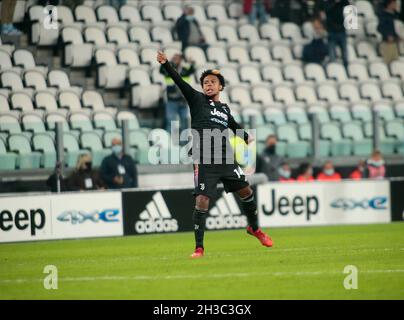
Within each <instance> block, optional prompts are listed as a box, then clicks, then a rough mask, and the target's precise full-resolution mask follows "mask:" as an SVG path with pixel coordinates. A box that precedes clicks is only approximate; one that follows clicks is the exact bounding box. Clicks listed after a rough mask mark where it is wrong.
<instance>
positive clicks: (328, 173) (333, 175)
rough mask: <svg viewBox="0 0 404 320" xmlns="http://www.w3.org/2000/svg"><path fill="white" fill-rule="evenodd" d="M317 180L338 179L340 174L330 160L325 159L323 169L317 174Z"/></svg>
mask: <svg viewBox="0 0 404 320" xmlns="http://www.w3.org/2000/svg"><path fill="white" fill-rule="evenodd" d="M317 180H318V181H340V180H341V175H340V174H339V173H338V172H335V169H334V164H333V163H332V161H331V160H328V161H326V163H325V164H324V166H323V170H322V171H321V172H320V173H319V174H318V175H317Z"/></svg>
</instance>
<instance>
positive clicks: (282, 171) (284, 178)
mask: <svg viewBox="0 0 404 320" xmlns="http://www.w3.org/2000/svg"><path fill="white" fill-rule="evenodd" d="M278 173H279V181H280V182H290V181H295V179H293V178H292V170H291V169H290V166H289V164H288V163H287V162H282V163H281V166H280V168H279V170H278Z"/></svg>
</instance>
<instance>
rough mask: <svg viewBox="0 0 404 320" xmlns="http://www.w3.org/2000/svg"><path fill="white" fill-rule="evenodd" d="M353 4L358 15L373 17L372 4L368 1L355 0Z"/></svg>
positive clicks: (367, 17) (374, 16)
mask: <svg viewBox="0 0 404 320" xmlns="http://www.w3.org/2000/svg"><path fill="white" fill-rule="evenodd" d="M355 6H356V8H357V9H358V13H359V15H363V16H364V17H365V18H366V19H375V18H376V15H375V12H374V10H373V6H372V4H371V3H370V2H369V1H364V0H358V1H355Z"/></svg>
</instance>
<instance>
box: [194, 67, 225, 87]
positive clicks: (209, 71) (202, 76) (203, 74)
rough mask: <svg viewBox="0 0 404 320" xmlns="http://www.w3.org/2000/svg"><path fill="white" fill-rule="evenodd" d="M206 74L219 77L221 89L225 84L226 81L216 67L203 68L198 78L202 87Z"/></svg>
mask: <svg viewBox="0 0 404 320" xmlns="http://www.w3.org/2000/svg"><path fill="white" fill-rule="evenodd" d="M208 75H214V76H216V77H217V78H218V79H219V82H220V84H221V85H222V87H223V88H222V90H223V89H224V87H225V86H226V81H225V80H224V77H223V76H222V74H221V73H220V71H219V70H217V69H209V70H205V71H204V72H202V74H201V77H200V78H199V81H200V83H201V87H203V80H204V79H205V78H206V77H207V76H208Z"/></svg>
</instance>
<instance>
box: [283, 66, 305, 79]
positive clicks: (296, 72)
mask: <svg viewBox="0 0 404 320" xmlns="http://www.w3.org/2000/svg"><path fill="white" fill-rule="evenodd" d="M283 74H284V77H285V79H286V80H289V81H292V82H293V83H307V82H311V81H309V80H306V78H305V77H304V73H303V69H302V67H301V66H300V65H296V64H294V63H293V64H287V65H285V66H284V67H283Z"/></svg>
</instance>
